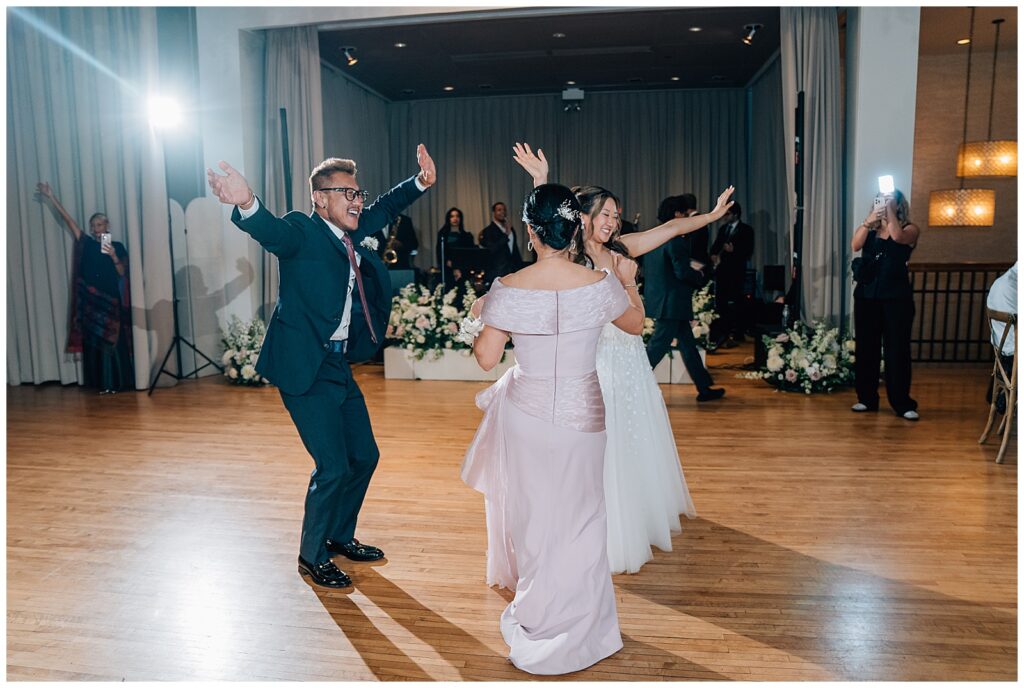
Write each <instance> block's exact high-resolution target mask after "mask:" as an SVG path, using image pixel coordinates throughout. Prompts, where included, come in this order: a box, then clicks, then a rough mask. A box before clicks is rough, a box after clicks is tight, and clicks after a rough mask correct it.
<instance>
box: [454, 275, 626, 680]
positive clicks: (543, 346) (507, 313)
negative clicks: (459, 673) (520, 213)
mask: <svg viewBox="0 0 1024 688" xmlns="http://www.w3.org/2000/svg"><path fill="white" fill-rule="evenodd" d="M628 305H629V301H628V298H627V297H626V293H625V291H624V290H623V288H622V285H621V284H619V282H618V280H616V279H615V278H614V277H613V276H611V275H609V274H606V275H605V277H604V279H602V280H601V281H599V282H596V283H594V284H591V285H587V286H584V287H579V288H577V289H568V290H563V291H544V290H535V289H517V288H514V287H507V286H505V285H504V284H502V283H501V280H500V279H498V280H495V281H494V284H493V285H492V287H491V290H490V292H489V293H488V296H487V300H486V301H485V303H484V308H483V312H482V314H481V317H482V318H483V320H484V322H485V323H486V324H487V325H488V326H490V327H495V328H498V329H500V330H504V331H505V332H508V333H509V334H510V335H511V337H512V340H513V342H514V343H515V352H516V365H515V366H514V367H513V368H512V369H510V370H509V371H508V372H507V373H505V375H504V376H503V377H502V378H501V379H500V380H498V382H496V383H495V384H494V385H492V386H491V387H489V388H487V389H486V390H484V391H483V392H480V394H478V395H477V406H479V407H480V408H481V409H482V410H483V411H484V412H485V413H484V419H483V421H482V422H481V424H480V428H479V429H478V430H477V433H476V436H475V437H474V438H473V443H472V444H471V445H470V448H469V450H468V451H467V453H466V459H465V461H464V463H463V469H462V478H463V480H465V481H466V483H467V484H468V485H470V486H471V487H473V488H474V489H476V490H479V491H480V492H483V493H484V495H485V496H486V499H485V503H486V511H487V530H488V547H487V583H488V585H494V584H497V585H500V586H502V587H507V588H509V589H510V590H514V591H515V593H516V594H515V598H514V599H513V600H512V602H511V603H510V604H509V605H508V607H507V608H506V609H505V611H504V612H503V613H502V615H501V632H502V635H503V636H504V638H505V642H506V643H508V645H509V659H511V661H512V663H513V664H515V665H516V666H517V667H519V668H520V669H522V670H524V671H528V672H530V673H533V674H565V673H569V672H572V671H578V670H580V669H584V668H586V667H588V666H590V665H592V664H594V663H595V662H598V661H600V660H602V659H604V658H605V657H608V656H609V655H611V654H613V653H615V652H617V651H618V650H619V649H621V648H622V638H621V637H620V635H619V623H618V618H617V616H616V612H615V595H614V592H613V588H612V580H611V574H610V572H609V570H608V558H607V553H606V547H607V523H606V518H605V501H604V451H605V424H604V402H603V400H602V396H601V387H600V383H599V382H598V379H597V372H596V370H595V359H596V355H597V342H598V339H599V337H600V335H601V329H602V328H603V327H604V325H605V324H606V323H608V322H610V321H612V320H614V319H615V318H618V317H619V316H620V315H622V313H623V312H624V311H625V310H626V308H627V307H628Z"/></svg>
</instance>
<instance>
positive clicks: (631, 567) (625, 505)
mask: <svg viewBox="0 0 1024 688" xmlns="http://www.w3.org/2000/svg"><path fill="white" fill-rule="evenodd" d="M597 375H598V378H599V379H600V381H601V393H602V396H603V397H604V405H605V425H606V428H607V433H608V443H607V445H606V449H605V459H604V491H605V502H606V504H607V510H608V563H609V565H610V567H611V571H612V573H624V572H625V573H636V572H637V571H639V570H640V567H641V566H643V565H644V563H645V562H647V561H649V560H650V559H651V558H652V557H653V556H654V554H653V552H652V550H651V545H654V546H655V547H657V548H658V549H660V550H662V551H665V552H668V551H671V550H672V534H673V533H678V532H680V531H681V529H682V528H681V525H680V522H679V515H680V514H684V515H685V516H687V517H688V518H694V517H695V516H696V515H697V511H696V509H694V506H693V500H692V499H690V491H689V489H687V487H686V478H685V477H684V476H683V469H682V466H681V465H680V463H679V452H678V451H676V442H675V438H674V436H673V435H672V426H671V425H670V424H669V419H668V410H667V409H666V408H665V399H664V397H662V394H661V389H660V388H659V387H658V383H657V381H655V379H654V372H653V371H652V370H651V366H650V363H648V361H647V352H646V350H645V349H644V343H643V339H642V338H641V337H639V336H637V335H631V334H626V333H625V332H623V331H622V330H620V329H619V328H617V327H615V326H614V325H611V324H608V325H605V327H604V330H603V331H602V332H601V338H600V340H599V343H598V347H597Z"/></svg>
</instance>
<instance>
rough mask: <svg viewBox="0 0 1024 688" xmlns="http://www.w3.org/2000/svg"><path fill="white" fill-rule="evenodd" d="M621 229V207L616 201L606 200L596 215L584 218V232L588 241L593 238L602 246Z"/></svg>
mask: <svg viewBox="0 0 1024 688" xmlns="http://www.w3.org/2000/svg"><path fill="white" fill-rule="evenodd" d="M618 228H619V207H618V205H616V203H615V199H613V198H608V199H605V202H604V205H602V206H601V210H600V211H599V212H598V213H597V214H596V215H589V216H588V215H584V216H583V232H584V237H586V239H588V240H589V239H590V238H591V237H593V239H594V240H595V241H597V242H598V243H600V244H604V243H607V241H608V240H609V239H611V238H612V235H613V234H615V232H616V230H618Z"/></svg>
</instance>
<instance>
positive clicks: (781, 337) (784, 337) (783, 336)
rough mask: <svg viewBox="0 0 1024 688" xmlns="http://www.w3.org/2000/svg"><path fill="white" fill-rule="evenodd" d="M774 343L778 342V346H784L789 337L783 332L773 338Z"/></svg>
mask: <svg viewBox="0 0 1024 688" xmlns="http://www.w3.org/2000/svg"><path fill="white" fill-rule="evenodd" d="M775 341H777V342H779V343H780V344H785V343H786V342H788V341H789V335H788V334H786V333H785V332H783V333H782V334H780V335H779V336H778V337H776V338H775Z"/></svg>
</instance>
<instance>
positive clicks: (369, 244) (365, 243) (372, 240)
mask: <svg viewBox="0 0 1024 688" xmlns="http://www.w3.org/2000/svg"><path fill="white" fill-rule="evenodd" d="M359 245H360V246H362V247H363V248H366V249H369V250H371V251H376V250H377V247H378V246H380V242H378V241H377V239H376V237H372V236H368V237H366V238H365V239H363V240H362V241H360V242H359Z"/></svg>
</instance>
